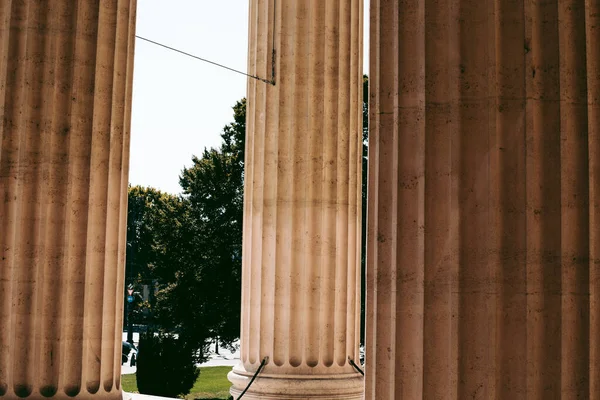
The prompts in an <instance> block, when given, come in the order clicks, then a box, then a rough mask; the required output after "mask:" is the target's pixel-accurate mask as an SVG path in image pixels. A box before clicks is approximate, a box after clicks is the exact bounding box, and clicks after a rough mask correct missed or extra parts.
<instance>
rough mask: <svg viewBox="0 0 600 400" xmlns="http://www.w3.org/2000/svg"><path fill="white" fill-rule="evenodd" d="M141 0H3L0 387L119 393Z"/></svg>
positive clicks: (22, 393) (8, 394) (50, 394)
mask: <svg viewBox="0 0 600 400" xmlns="http://www.w3.org/2000/svg"><path fill="white" fill-rule="evenodd" d="M134 26H135V0H120V1H117V0H95V1H93V0H72V1H69V0H47V1H16V0H15V1H9V0H0V115H1V116H2V125H0V398H2V399H18V398H25V399H41V398H55V399H68V398H73V397H74V398H89V399H120V398H121V397H122V395H121V393H122V392H121V386H120V373H121V368H120V364H121V327H122V314H123V297H124V295H123V290H124V289H123V278H124V265H125V263H124V255H125V248H124V246H125V233H126V217H127V212H126V211H127V176H128V160H129V121H130V110H131V107H130V104H131V83H132V72H133V44H134Z"/></svg>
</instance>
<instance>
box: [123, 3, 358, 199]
mask: <svg viewBox="0 0 600 400" xmlns="http://www.w3.org/2000/svg"><path fill="white" fill-rule="evenodd" d="M365 22H366V21H365ZM136 29H137V32H136V33H137V35H139V36H142V37H146V38H148V39H151V40H154V41H156V42H160V43H163V44H165V45H168V46H171V47H175V48H177V49H180V50H182V51H185V52H188V53H191V54H194V55H197V56H199V57H202V58H206V59H209V60H211V61H215V62H218V63H220V64H224V65H227V66H229V67H231V68H235V69H238V70H241V71H246V69H247V64H246V60H247V51H248V37H247V36H248V0H216V1H215V0H168V1H165V0H139V1H138V7H137V28H136ZM367 29H368V27H367V26H366V25H365V31H367ZM365 44H366V43H365ZM134 63H135V66H134V68H135V69H134V78H133V106H132V120H131V159H130V169H129V181H130V182H131V184H133V185H143V186H152V187H155V188H157V189H160V190H162V191H166V192H169V193H179V192H180V190H181V188H180V187H179V174H180V173H181V170H182V169H183V167H184V166H189V165H190V164H191V159H192V155H194V154H195V155H198V156H200V155H201V154H202V151H203V149H204V148H205V147H217V146H218V145H219V143H220V139H221V138H220V133H221V131H222V129H223V127H224V126H225V125H227V124H228V123H230V122H232V121H233V110H232V107H233V105H234V104H235V102H236V101H237V100H239V99H241V98H242V97H245V95H246V78H245V77H244V76H242V75H239V74H235V73H233V72H231V71H227V70H225V69H221V68H218V67H215V66H213V65H211V64H207V63H204V62H201V61H198V60H195V59H192V58H189V57H186V56H184V55H182V54H178V53H175V52H173V51H170V50H167V49H163V48H161V47H158V46H156V45H153V44H151V43H147V42H144V41H142V40H139V39H138V40H137V41H136V47H135V60H134ZM365 71H366V69H365Z"/></svg>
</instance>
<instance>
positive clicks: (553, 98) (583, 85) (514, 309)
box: [366, 0, 600, 400]
mask: <svg viewBox="0 0 600 400" xmlns="http://www.w3.org/2000/svg"><path fill="white" fill-rule="evenodd" d="M371 13H372V14H371V68H370V71H371V79H370V83H371V108H370V111H371V116H370V123H371V124H370V146H369V163H370V165H369V171H370V172H369V174H370V176H369V217H368V218H369V226H368V250H367V259H368V262H367V265H368V267H367V287H368V290H367V292H368V297H367V338H366V340H367V343H366V344H367V349H368V352H367V355H366V367H367V368H366V399H377V400H386V399H460V400H462V399H467V398H468V399H486V400H487V399H507V400H508V399H510V400H513V399H528V400H531V399H540V400H542V399H559V398H560V399H593V400H598V399H600V383H599V382H600V307H599V304H600V302H599V296H600V279H599V277H600V253H599V249H600V241H599V238H600V225H599V224H598V222H599V221H600V218H599V209H600V201H599V197H598V191H599V190H600V178H599V177H600V159H599V157H600V153H599V140H598V133H599V129H600V128H599V127H600V119H599V116H600V91H599V88H600V83H599V82H600V2H599V1H597V0H588V1H584V0H552V1H534V0H517V1H509V0H485V1H483V0H425V1H422V0H409V1H399V0H392V1H383V0H375V1H372V2H371Z"/></svg>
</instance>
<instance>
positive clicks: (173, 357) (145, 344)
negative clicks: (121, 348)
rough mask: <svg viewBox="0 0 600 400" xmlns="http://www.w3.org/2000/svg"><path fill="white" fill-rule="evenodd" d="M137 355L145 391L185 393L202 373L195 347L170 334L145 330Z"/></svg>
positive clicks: (140, 383) (138, 373)
mask: <svg viewBox="0 0 600 400" xmlns="http://www.w3.org/2000/svg"><path fill="white" fill-rule="evenodd" d="M139 349H140V352H139V354H138V357H137V371H136V379H137V387H138V390H139V392H140V393H142V394H151V395H154V396H162V397H178V396H182V395H186V394H188V393H189V392H190V389H192V387H193V386H194V382H196V380H197V379H198V376H199V375H200V370H199V369H198V368H197V367H196V357H195V352H196V350H195V348H194V347H193V346H191V345H190V344H188V343H187V342H185V340H183V339H176V338H175V337H174V336H171V335H155V334H154V333H152V332H149V333H145V334H142V335H141V336H140V343H139Z"/></svg>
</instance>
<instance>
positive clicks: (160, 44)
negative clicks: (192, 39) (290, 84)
mask: <svg viewBox="0 0 600 400" xmlns="http://www.w3.org/2000/svg"><path fill="white" fill-rule="evenodd" d="M135 37H136V38H138V39H140V40H144V41H146V42H149V43H152V44H155V45H157V46H160V47H164V48H165V49H169V50H172V51H175V52H177V53H181V54H183V55H186V56H188V57H192V58H195V59H196V60H200V61H204V62H206V63H209V64H213V65H216V66H217V67H221V68H225V69H228V70H229V71H232V72H235V73H238V74H241V75H245V76H247V77H249V78H253V79H257V80H259V81H261V82H264V83H268V84H269V85H273V86H275V81H273V80H270V81H269V80H267V79H264V78H261V77H258V76H256V75H250V74H247V73H245V72H242V71H239V70H237V69H233V68H230V67H227V66H225V65H223V64H219V63H216V62H214V61H210V60H207V59H205V58H202V57H198V56H195V55H193V54H190V53H186V52H185V51H182V50H179V49H176V48H174V47H171V46H167V45H165V44H162V43H158V42H155V41H154V40H150V39H147V38H145V37H142V36H139V35H135Z"/></svg>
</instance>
